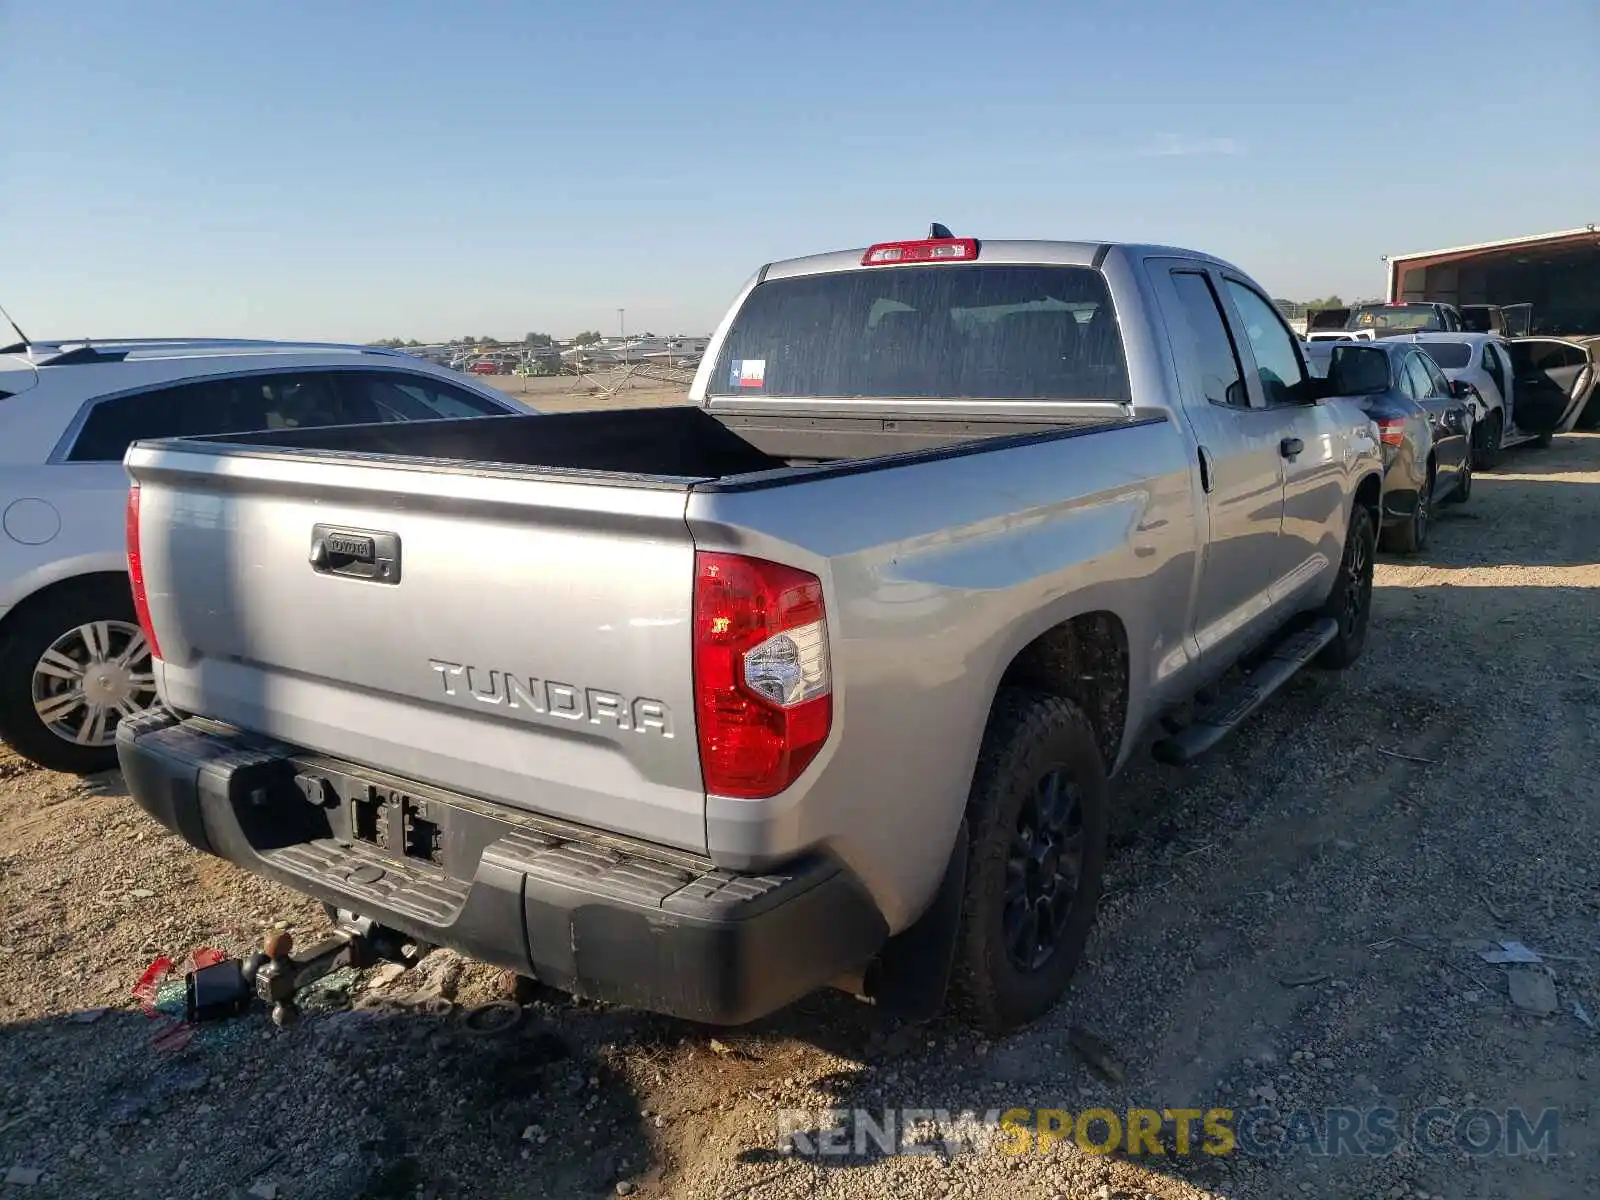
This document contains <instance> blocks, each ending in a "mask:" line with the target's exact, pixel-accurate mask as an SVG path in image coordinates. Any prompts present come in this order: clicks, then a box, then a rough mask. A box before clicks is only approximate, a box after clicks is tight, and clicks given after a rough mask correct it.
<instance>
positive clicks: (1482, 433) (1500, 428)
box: [1472, 409, 1506, 471]
mask: <svg viewBox="0 0 1600 1200" xmlns="http://www.w3.org/2000/svg"><path fill="white" fill-rule="evenodd" d="M1505 428H1506V417H1505V413H1504V412H1502V411H1500V410H1499V409H1496V410H1495V411H1494V412H1492V413H1490V414H1489V417H1488V419H1487V420H1486V421H1484V423H1483V424H1482V425H1479V426H1476V427H1475V428H1474V429H1473V438H1472V461H1473V462H1475V463H1477V464H1478V466H1479V467H1481V468H1483V470H1485V471H1489V470H1493V469H1494V468H1495V467H1497V466H1498V465H1499V464H1500V440H1501V439H1502V438H1503V437H1504V436H1505Z"/></svg>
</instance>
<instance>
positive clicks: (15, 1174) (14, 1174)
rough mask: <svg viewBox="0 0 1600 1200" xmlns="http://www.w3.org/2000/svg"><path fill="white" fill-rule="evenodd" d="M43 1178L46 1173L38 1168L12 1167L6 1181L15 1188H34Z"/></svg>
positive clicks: (7, 1173) (7, 1172) (8, 1171)
mask: <svg viewBox="0 0 1600 1200" xmlns="http://www.w3.org/2000/svg"><path fill="white" fill-rule="evenodd" d="M43 1178H44V1172H43V1171H42V1170H40V1169H39V1168H38V1167H11V1168H10V1169H8V1170H7V1171H6V1178H5V1181H6V1182H7V1183H9V1184H12V1185H13V1186H15V1187H33V1186H34V1185H35V1184H36V1183H38V1182H39V1181H40V1180H41V1179H43Z"/></svg>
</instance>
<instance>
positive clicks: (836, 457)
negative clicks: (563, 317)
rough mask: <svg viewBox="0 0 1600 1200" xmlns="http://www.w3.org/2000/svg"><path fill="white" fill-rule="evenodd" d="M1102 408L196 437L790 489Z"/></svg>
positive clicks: (690, 416) (1088, 422) (691, 410)
mask: <svg viewBox="0 0 1600 1200" xmlns="http://www.w3.org/2000/svg"><path fill="white" fill-rule="evenodd" d="M1099 407H1101V408H1105V409H1108V411H1107V412H1106V413H1105V415H1082V414H1081V413H1080V414H1078V415H1072V414H1070V413H1068V414H1064V415H1063V416H1062V417H1060V418H1058V419H1049V420H1046V419H1042V418H1029V419H1017V418H1011V417H1000V418H995V419H979V420H974V419H971V418H970V417H968V418H964V419H948V418H898V417H897V418H882V417H870V416H860V417H855V416H843V417H840V416H805V415H791V414H776V415H766V416H756V415H748V414H728V413H710V412H707V411H706V410H704V409H702V408H699V407H696V406H692V405H684V406H674V407H668V408H634V409H620V410H607V411H592V412H572V413H556V414H549V415H540V416H531V415H530V416H522V415H514V416H504V417H470V418H462V419H459V420H443V421H407V422H395V423H389V424H381V425H342V426H335V427H332V428H328V427H324V428H318V429H279V430H267V431H263V432H260V433H249V434H224V435H218V436H214V437H208V438H196V439H193V440H194V441H208V442H224V443H227V444H229V445H232V446H258V447H262V448H268V447H270V448H273V449H292V450H304V451H308V452H313V453H317V452H320V453H323V454H330V455H339V456H343V455H360V456H381V457H383V458H385V459H391V460H395V459H398V460H407V459H409V460H427V463H426V465H428V466H429V467H431V468H433V469H439V468H440V467H441V466H442V465H444V463H451V464H453V465H454V466H456V467H458V468H459V467H462V466H468V467H471V468H474V469H479V468H485V467H490V466H492V465H501V466H514V467H533V468H542V469H544V470H548V471H557V472H576V473H581V474H583V475H610V476H621V477H623V479H622V480H619V482H623V481H625V482H627V483H631V484H635V485H637V484H639V483H648V482H651V481H656V482H659V483H662V484H668V485H671V484H682V483H684V482H688V481H696V482H701V483H708V482H727V481H738V482H739V483H740V484H742V485H744V486H760V485H763V484H766V485H772V484H778V483H783V482H788V481H791V480H793V479H794V478H795V477H796V470H797V469H801V470H803V471H805V473H807V474H809V473H811V472H812V471H813V470H815V469H816V468H827V467H834V468H838V467H841V466H847V467H849V468H850V469H859V465H860V464H862V463H864V462H868V461H870V460H879V459H891V458H899V457H900V456H912V457H913V458H917V457H925V456H933V455H939V454H942V453H949V452H956V453H971V452H973V451H975V450H977V449H979V448H981V444H982V443H984V442H987V441H990V440H992V439H995V438H1008V439H1019V440H1024V441H1025V440H1027V439H1029V438H1033V437H1059V436H1063V435H1070V434H1072V433H1080V432H1088V431H1089V430H1091V429H1095V428H1098V427H1101V426H1105V425H1109V424H1118V423H1126V422H1127V420H1128V417H1127V416H1126V414H1125V412H1124V411H1123V410H1122V409H1120V408H1116V407H1112V406H1106V405H1102V406H1099ZM441 460H442V461H441ZM884 465H887V464H884Z"/></svg>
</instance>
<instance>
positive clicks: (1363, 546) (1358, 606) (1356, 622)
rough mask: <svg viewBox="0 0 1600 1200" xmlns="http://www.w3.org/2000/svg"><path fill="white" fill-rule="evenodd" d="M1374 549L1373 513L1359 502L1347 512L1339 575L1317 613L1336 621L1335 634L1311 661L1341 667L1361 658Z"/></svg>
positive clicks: (1333, 668) (1330, 667)
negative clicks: (1348, 513)
mask: <svg viewBox="0 0 1600 1200" xmlns="http://www.w3.org/2000/svg"><path fill="white" fill-rule="evenodd" d="M1377 548H1378V535H1377V531H1376V530H1375V529H1374V528H1373V524H1372V514H1371V513H1370V512H1368V511H1367V510H1366V509H1365V508H1363V507H1362V506H1361V505H1359V504H1358V505H1356V508H1355V511H1354V512H1352V513H1351V514H1350V531H1349V532H1348V533H1346V534H1345V538H1344V554H1343V556H1342V557H1341V558H1340V559H1339V576H1338V578H1337V579H1336V580H1335V581H1334V584H1333V590H1332V591H1331V592H1329V593H1328V598H1327V600H1325V601H1324V602H1323V604H1322V607H1321V608H1320V609H1318V610H1317V614H1316V615H1317V616H1319V617H1332V618H1333V619H1334V620H1335V621H1337V622H1339V632H1338V634H1337V635H1335V637H1334V639H1333V641H1331V642H1329V643H1328V644H1327V645H1326V646H1324V647H1323V648H1322V650H1321V651H1320V652H1319V653H1318V654H1317V657H1316V659H1315V660H1314V661H1315V662H1316V665H1317V666H1319V667H1321V668H1323V669H1324V670H1328V671H1342V670H1344V669H1345V668H1346V667H1348V666H1350V665H1351V664H1352V663H1354V662H1355V661H1356V659H1358V658H1360V657H1361V651H1362V648H1363V647H1365V646H1366V644H1367V625H1368V624H1369V623H1370V621H1371V617H1372V567H1373V556H1374V553H1375V552H1376V550H1377Z"/></svg>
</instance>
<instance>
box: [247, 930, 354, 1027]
mask: <svg viewBox="0 0 1600 1200" xmlns="http://www.w3.org/2000/svg"><path fill="white" fill-rule="evenodd" d="M380 957H381V956H380V955H379V953H378V948H377V947H376V946H374V945H373V944H372V942H371V940H369V939H368V938H367V937H366V936H365V935H364V934H362V933H360V932H358V931H357V930H354V929H336V930H334V931H333V932H332V933H330V934H329V935H328V936H327V937H325V938H323V939H322V940H321V941H319V942H316V943H314V944H312V945H311V946H309V947H307V948H306V949H305V950H303V951H301V952H300V953H299V954H296V953H295V948H294V935H293V934H291V933H289V932H288V931H287V930H284V931H280V932H277V933H272V934H269V935H268V936H267V940H266V943H265V944H264V945H263V946H262V952H260V953H256V954H252V955H251V956H250V957H249V958H247V959H246V960H245V962H244V966H243V969H242V973H243V975H244V977H245V981H246V982H247V983H250V984H253V986H254V990H255V991H256V992H257V993H259V994H260V995H262V996H263V997H265V998H266V1000H267V1001H268V1002H269V1003H271V1005H272V1023H273V1024H274V1025H292V1024H293V1023H294V1022H295V1021H296V1020H298V1019H299V1017H300V1007H299V1005H297V1004H296V1003H295V996H296V995H298V994H299V993H300V992H301V991H302V990H303V989H305V988H307V987H309V986H311V984H313V983H315V982H316V981H317V980H319V979H321V978H322V977H323V976H324V975H327V974H329V973H331V972H333V971H337V970H338V969H339V968H340V967H351V968H353V969H355V970H358V971H359V970H361V969H362V968H364V967H370V966H372V965H373V964H374V963H375V962H377V961H378V959H379V958H380Z"/></svg>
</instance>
